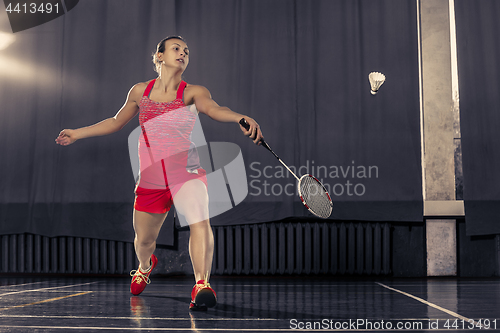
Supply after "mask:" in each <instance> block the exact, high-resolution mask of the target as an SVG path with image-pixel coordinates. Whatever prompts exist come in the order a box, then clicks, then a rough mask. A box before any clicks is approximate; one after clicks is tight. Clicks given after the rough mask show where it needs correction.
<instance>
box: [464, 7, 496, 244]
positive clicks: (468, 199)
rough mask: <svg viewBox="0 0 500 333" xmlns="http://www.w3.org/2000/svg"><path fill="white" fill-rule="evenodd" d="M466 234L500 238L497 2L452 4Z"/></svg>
mask: <svg viewBox="0 0 500 333" xmlns="http://www.w3.org/2000/svg"><path fill="white" fill-rule="evenodd" d="M455 9H456V20H457V49H458V70H459V72H458V75H459V82H460V118H461V119H460V125H461V134H462V151H463V172H464V201H465V216H466V229H467V234H468V235H489V234H500V223H499V222H500V218H499V215H498V209H499V208H500V187H499V186H500V173H499V170H500V137H499V135H498V130H499V127H500V107H499V105H500V94H499V88H500V75H499V74H500V65H499V59H500V43H499V40H500V39H499V38H500V23H499V22H498V13H500V2H498V1H495V0H486V1H471V0H455Z"/></svg>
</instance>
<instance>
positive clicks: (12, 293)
mask: <svg viewBox="0 0 500 333" xmlns="http://www.w3.org/2000/svg"><path fill="white" fill-rule="evenodd" d="M99 282H100V281H95V282H87V283H79V284H70V285H67V286H60V287H48V288H40V289H28V290H21V291H13V292H10V293H4V294H0V297H2V296H7V295H14V294H20V293H28V292H31V291H40V290H49V289H61V288H69V287H75V286H83V285H87V284H94V283H99Z"/></svg>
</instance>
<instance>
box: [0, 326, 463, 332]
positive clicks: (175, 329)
mask: <svg viewBox="0 0 500 333" xmlns="http://www.w3.org/2000/svg"><path fill="white" fill-rule="evenodd" d="M0 328H31V329H48V330H53V329H62V330H93V331H98V330H103V331H104V330H110V331H111V330H113V331H118V330H121V331H164V332H169V331H190V332H193V331H195V332H196V331H198V332H199V331H201V332H290V331H295V329H290V328H191V327H189V328H188V327H179V328H174V327H172V328H170V327H165V328H161V327H94V326H89V327H74V326H22V325H0ZM297 331H301V332H319V331H321V332H338V331H342V330H338V329H297ZM384 331H385V332H401V331H407V330H397V329H392V330H384ZM410 331H411V330H410ZM449 331H450V330H448V329H436V330H432V332H449ZM461 331H464V332H470V331H471V330H466V329H464V330H460V329H459V330H453V332H461ZM356 332H381V330H376V329H373V330H368V329H362V330H356Z"/></svg>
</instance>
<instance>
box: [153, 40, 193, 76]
mask: <svg viewBox="0 0 500 333" xmlns="http://www.w3.org/2000/svg"><path fill="white" fill-rule="evenodd" d="M158 58H159V59H160V61H161V62H162V63H164V64H165V65H167V66H169V67H176V68H179V67H180V68H181V69H182V71H184V70H185V69H186V67H187V65H188V64H189V49H188V47H187V44H186V43H184V42H183V41H182V40H180V39H169V40H167V41H166V42H165V52H163V53H161V52H158Z"/></svg>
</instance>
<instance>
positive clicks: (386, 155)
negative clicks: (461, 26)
mask: <svg viewBox="0 0 500 333" xmlns="http://www.w3.org/2000/svg"><path fill="white" fill-rule="evenodd" d="M459 3H460V2H459ZM416 17H417V15H416V3H415V1H410V0H408V1H402V0H364V1H340V0H339V1H335V0H307V1H306V0H297V1H289V0H281V1H280V0H274V1H267V0H251V1H250V0H247V1H226V0H224V1H223V0H219V1H215V0H212V1H203V0H199V1H196V0H182V1H144V0H141V1H132V0H129V1H123V0H113V1H106V2H103V1H98V0H86V1H80V2H79V3H78V5H77V6H76V7H75V8H74V9H73V10H71V12H68V13H67V14H66V15H64V16H62V17H60V18H58V19H56V20H54V21H51V22H49V23H46V24H44V25H41V26H38V27H35V28H32V29H29V30H25V31H22V32H19V33H16V34H15V37H16V41H15V43H14V44H12V45H11V46H10V47H9V48H7V49H5V50H1V51H0V64H1V65H0V66H1V67H2V70H1V74H0V100H1V101H2V103H1V109H0V156H2V162H1V163H0V174H2V175H3V176H2V181H1V182H0V233H2V234H9V233H23V232H30V233H35V234H42V235H47V236H57V235H69V236H81V237H93V238H103V239H116V240H131V239H132V238H133V230H132V207H133V200H134V193H133V189H134V177H133V174H132V170H131V167H130V160H129V156H128V146H127V138H128V135H129V133H130V132H131V131H132V130H133V129H135V128H136V127H137V125H138V121H137V119H134V120H132V121H131V122H130V123H129V124H128V125H127V126H126V127H125V128H124V129H123V130H122V131H120V132H118V133H115V134H113V135H110V136H107V137H99V138H90V139H86V140H82V141H78V142H76V143H75V144H74V145H72V146H70V147H60V146H58V145H56V144H55V143H54V139H55V138H56V136H57V135H58V133H59V131H60V130H61V129H63V128H77V127H81V126H86V125H90V124H93V123H95V122H97V121H100V120H102V119H104V118H107V117H110V116H113V115H114V114H115V113H116V111H117V110H118V109H119V108H120V107H121V106H122V105H123V103H124V101H125V98H126V95H127V92H128V91H129V89H130V88H131V87H132V86H133V85H134V84H135V83H137V82H140V81H146V80H149V79H152V78H154V77H155V72H154V71H153V64H152V63H151V53H152V52H153V50H154V49H155V46H156V44H157V43H158V42H159V41H160V40H161V39H162V38H163V37H165V36H167V35H174V34H176V35H181V36H183V37H184V38H185V39H186V41H187V43H188V46H189V48H190V51H191V54H190V64H189V66H188V69H187V70H186V72H185V74H184V79H185V80H186V81H187V82H188V83H193V84H200V85H204V86H206V87H207V88H208V89H209V90H210V91H211V93H212V96H213V98H214V100H215V101H217V102H218V103H219V104H220V105H225V106H228V107H230V108H231V109H233V110H235V111H237V112H239V113H243V114H247V115H249V116H251V117H253V118H254V119H256V120H257V121H258V122H259V124H260V125H261V127H262V129H263V132H264V135H265V137H266V141H267V142H268V143H269V144H270V145H271V146H272V147H273V149H274V150H275V151H276V152H277V153H278V154H279V155H280V157H281V158H282V159H283V160H284V161H285V162H286V163H287V164H289V165H293V166H296V167H300V166H305V165H312V164H314V166H315V167H318V166H326V167H328V168H329V169H330V168H331V167H337V168H340V167H343V168H347V167H349V166H350V167H352V166H356V167H365V168H366V169H368V167H370V166H375V167H376V168H377V170H378V174H377V177H375V176H374V175H373V174H372V177H371V178H359V177H357V176H355V177H354V178H353V177H352V175H351V176H347V177H346V178H344V177H343V176H342V175H340V177H339V178H332V177H327V178H324V179H323V181H324V182H325V183H326V184H328V185H329V186H330V187H333V186H335V185H336V184H340V185H345V184H346V182H347V181H350V183H351V184H353V186H354V185H356V184H361V185H362V187H358V189H361V188H363V189H364V192H363V195H360V196H358V195H348V194H347V193H346V191H344V193H343V194H342V195H335V193H332V198H333V200H334V202H335V206H334V212H333V214H332V217H331V219H336V220H360V221H399V222H418V221H420V222H421V221H422V219H423V218H422V184H421V178H422V177H421V161H420V132H419V130H420V124H419V119H420V117H419V99H418V63H417V60H418V50H417V30H416V27H417V24H416ZM457 21H459V15H458V14H457ZM0 29H1V30H3V31H11V30H10V27H9V25H8V21H7V17H6V15H3V14H2V16H0ZM459 35H460V30H459ZM459 56H460V53H459ZM372 71H380V72H382V73H384V74H385V75H386V76H387V81H386V83H385V84H384V85H383V86H382V88H381V90H380V92H379V94H378V95H376V96H372V95H371V94H370V92H369V83H368V74H369V73H370V72H372ZM461 75H462V73H461ZM461 88H462V86H461ZM462 97H463V98H465V97H464V96H463V95H462ZM200 117H201V122H202V125H203V129H204V132H205V136H206V140H207V141H208V142H214V141H215V142H217V141H223V142H234V143H236V144H238V145H239V146H240V147H241V150H242V152H243V157H244V160H245V165H246V168H247V169H246V172H247V177H248V181H249V182H250V181H252V180H257V181H260V183H259V182H254V183H253V184H254V185H256V184H257V185H256V186H263V185H258V184H262V182H263V181H264V180H266V181H267V182H268V183H269V184H270V186H272V185H275V190H276V189H280V186H281V188H282V187H283V186H285V185H286V184H288V183H293V182H294V180H293V179H292V178H277V177H276V176H272V177H270V178H265V177H263V176H261V177H257V178H256V177H255V176H256V171H254V170H253V169H252V168H251V165H254V167H255V166H258V168H260V169H261V170H262V169H263V168H264V167H266V166H271V167H272V168H275V167H278V168H279V164H278V162H277V161H276V160H275V159H274V157H273V156H272V155H271V154H269V153H268V152H266V151H265V150H264V149H263V148H261V147H256V146H255V145H253V144H252V142H251V141H250V140H248V138H246V137H244V136H243V135H242V134H241V131H240V130H239V127H238V126H237V125H236V124H223V123H218V122H215V121H213V120H211V119H209V118H208V117H206V116H204V115H201V116H200ZM464 122H465V121H463V123H464ZM486 122H487V121H486ZM463 123H462V124H463ZM463 136H464V141H465V140H466V136H467V132H466V130H465V129H464V130H463ZM466 153H467V149H466V145H465V143H464V164H466V163H467V162H466V161H467V159H466ZM252 163H254V164H252ZM255 163H257V164H255ZM308 163H309V164H308ZM273 170H274V169H273ZM276 170H279V169H276ZM302 170H304V169H302ZM357 170H358V169H357ZM311 171H312V172H311ZM304 172H310V173H313V174H314V170H311V169H309V170H308V171H304ZM304 172H301V173H304ZM464 174H465V180H466V181H467V173H466V168H465V165H464ZM467 184H468V183H465V186H466V188H467V186H468V185H467ZM340 185H337V187H336V189H340V188H341V187H340ZM260 188H261V189H262V190H263V189H264V188H263V187H260ZM344 189H345V187H344ZM351 190H352V188H351ZM256 191H257V190H256V189H255V188H252V187H249V192H250V193H249V195H248V196H247V198H246V199H245V201H244V202H243V203H241V204H240V205H238V206H237V207H236V208H234V209H232V210H230V211H228V212H227V213H224V214H222V215H220V216H217V217H215V218H213V219H212V224H214V225H222V224H241V223H258V222H268V221H276V220H280V219H283V218H288V217H307V216H309V215H308V214H307V211H306V210H305V209H304V208H303V206H302V205H301V204H300V202H299V201H298V198H297V197H296V196H295V195H293V196H288V195H283V194H282V195H274V194H271V195H268V196H266V195H264V194H261V195H258V196H256V195H254V194H255V192H256ZM252 193H254V194H252ZM337 193H339V192H338V191H337ZM465 193H466V192H465ZM496 193H497V195H498V192H496ZM168 225H169V227H166V228H165V230H166V231H169V230H171V226H172V224H171V223H170V224H168ZM165 237H166V238H165V240H163V241H160V243H161V242H164V243H169V242H170V239H169V238H168V236H165Z"/></svg>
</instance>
